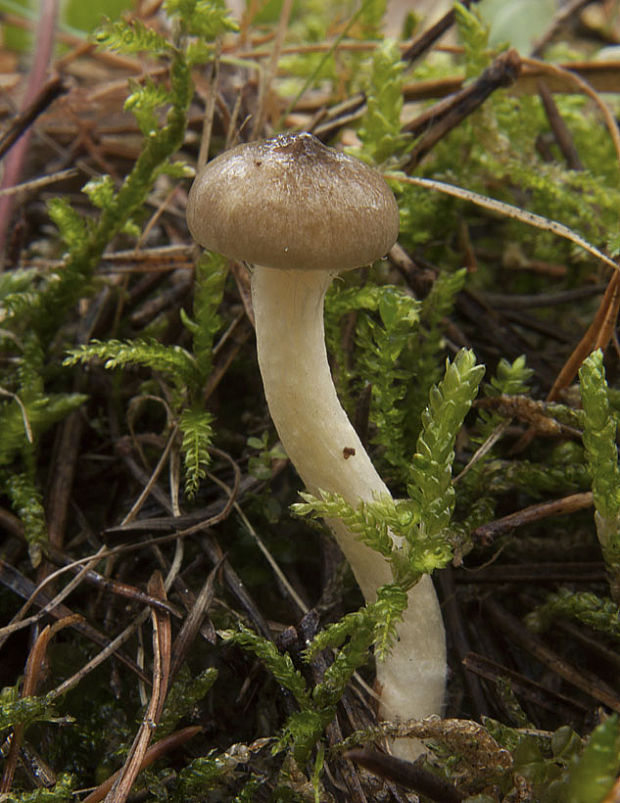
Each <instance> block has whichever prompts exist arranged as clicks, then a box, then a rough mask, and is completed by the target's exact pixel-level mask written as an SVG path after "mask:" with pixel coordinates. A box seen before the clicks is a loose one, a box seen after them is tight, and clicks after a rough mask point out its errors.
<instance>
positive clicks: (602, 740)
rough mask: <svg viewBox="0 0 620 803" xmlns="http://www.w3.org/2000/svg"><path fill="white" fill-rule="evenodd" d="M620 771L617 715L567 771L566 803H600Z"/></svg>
mask: <svg viewBox="0 0 620 803" xmlns="http://www.w3.org/2000/svg"><path fill="white" fill-rule="evenodd" d="M619 770H620V732H619V730H618V716H617V714H614V715H613V716H610V717H609V718H608V719H606V720H605V722H603V723H601V724H600V725H599V726H598V727H597V728H595V730H594V731H593V732H592V734H591V736H590V738H589V739H588V743H587V744H586V746H585V748H584V751H583V753H582V754H581V755H580V756H579V757H578V758H576V759H575V760H574V761H573V762H572V764H571V766H570V767H569V770H568V779H567V782H566V784H565V788H566V793H565V794H566V796H565V797H564V798H563V800H564V801H566V803H601V801H602V800H603V798H604V797H605V795H606V794H607V793H608V792H609V791H610V790H611V788H612V786H613V784H614V782H615V780H616V776H617V774H618V771H619Z"/></svg>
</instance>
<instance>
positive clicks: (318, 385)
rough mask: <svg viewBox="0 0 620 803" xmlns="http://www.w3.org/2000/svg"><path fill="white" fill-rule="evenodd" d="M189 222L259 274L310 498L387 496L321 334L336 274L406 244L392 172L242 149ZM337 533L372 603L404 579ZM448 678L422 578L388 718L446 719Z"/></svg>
mask: <svg viewBox="0 0 620 803" xmlns="http://www.w3.org/2000/svg"><path fill="white" fill-rule="evenodd" d="M187 222H188V226H189V229H190V231H191V233H192V236H193V237H194V239H195V240H196V241H197V242H198V243H200V244H201V245H203V246H204V247H205V248H208V249H209V250H212V251H217V252H219V253H221V254H223V255H224V256H227V257H229V258H231V259H237V260H243V261H245V262H248V263H252V264H253V265H254V268H253V271H252V279H251V281H252V303H253V307H254V316H255V321H256V340H257V349H258V362H259V366H260V371H261V374H262V378H263V384H264V388H265V395H266V398H267V403H268V406H269V411H270V413H271V417H272V419H273V422H274V424H275V427H276V430H277V431H278V434H279V436H280V439H281V441H282V445H283V446H284V449H285V451H286V453H287V455H288V456H289V458H290V459H291V461H292V463H293V465H294V466H295V468H296V469H297V472H298V473H299V475H300V477H301V479H302V480H303V482H304V484H305V485H306V487H307V488H308V490H309V491H310V492H312V493H313V494H315V495H319V494H320V492H321V491H322V490H324V491H330V492H334V493H337V494H340V495H341V496H342V497H343V498H344V499H345V500H346V501H347V502H348V503H349V504H351V505H353V506H356V505H358V504H359V503H360V501H362V500H365V501H372V500H373V499H376V498H379V497H381V496H385V495H388V494H389V491H388V489H387V487H386V485H385V484H384V483H383V481H382V480H381V478H380V477H379V475H378V474H377V472H376V470H375V468H374V467H373V465H372V463H371V461H370V458H369V457H368V454H367V453H366V450H365V449H364V447H363V445H362V443H361V441H360V439H359V437H358V436H357V433H356V432H355V430H354V429H353V426H352V425H351V423H350V421H349V419H348V418H347V415H346V413H345V411H344V410H343V408H342V406H341V405H340V402H339V400H338V396H337V394H336V389H335V387H334V384H333V380H332V376H331V372H330V369H329V364H328V361H327V353H326V350H325V338H324V330H323V302H324V297H325V293H326V291H327V288H328V287H329V285H330V283H331V281H332V279H333V278H334V276H335V275H337V274H338V273H339V272H340V271H344V270H350V269H352V268H356V267H360V266H362V265H367V264H369V263H371V262H373V261H375V260H376V259H379V258H380V257H382V256H384V255H385V253H386V252H387V251H388V250H389V248H391V246H392V245H393V244H394V242H395V241H396V238H397V236H398V207H397V205H396V201H395V199H394V196H393V194H392V192H391V191H390V189H389V187H388V186H387V184H386V182H385V181H384V179H383V177H382V176H381V175H380V174H379V173H378V172H377V171H375V170H373V169H372V168H370V167H368V166H367V165H365V164H363V163H362V162H360V161H359V160H357V159H354V158H353V157H351V156H348V155H345V154H343V153H340V152H338V151H336V150H334V149H332V148H328V147H326V146H324V145H323V144H322V143H321V142H320V141H319V140H318V139H316V138H315V137H313V136H312V135H310V134H284V135H281V136H277V137H275V138H273V139H268V140H264V141H261V142H251V143H248V144H243V145H239V146H237V147H235V148H232V149H230V150H228V151H225V152H224V153H222V154H220V155H219V156H218V157H216V158H215V159H213V160H212V161H210V162H209V163H208V164H207V165H205V167H204V168H203V169H202V170H201V171H200V172H199V174H198V175H197V177H196V180H195V181H194V184H193V186H192V188H191V190H190V193H189V199H188V204H187ZM327 524H328V526H329V527H330V529H331V530H332V532H333V533H334V535H335V537H336V539H337V541H338V543H339V545H340V547H341V549H342V551H343V553H344V555H345V557H346V558H347V560H348V562H349V564H350V565H351V568H352V570H353V574H354V575H355V578H356V580H357V582H358V584H359V586H360V588H361V591H362V593H363V595H364V598H365V599H366V600H367V601H373V600H374V599H375V595H376V590H377V588H379V587H380V586H382V585H384V584H386V583H390V582H392V581H393V578H392V574H391V570H390V567H389V565H388V563H387V562H386V560H385V559H384V557H383V556H381V555H380V554H378V553H377V552H375V551H374V550H372V549H371V548H370V547H368V546H366V545H365V544H363V543H361V542H360V541H359V540H358V539H357V538H356V537H355V536H354V535H353V534H352V533H351V532H350V531H349V530H348V529H347V528H346V527H345V526H344V524H343V523H342V522H341V521H339V520H330V521H328V522H327ZM393 537H394V539H395V541H397V540H398V539H397V537H395V536H393ZM445 672H446V654H445V637H444V628H443V622H442V618H441V613H440V610H439V605H438V602H437V597H436V595H435V591H434V589H433V585H432V582H431V579H430V577H428V576H424V577H423V578H422V579H421V580H420V581H419V582H418V583H417V584H416V585H415V586H413V587H412V588H411V589H410V591H409V592H408V607H407V610H406V611H405V613H404V617H403V621H402V623H400V624H399V627H398V639H397V642H396V644H395V645H394V647H393V648H392V651H391V653H390V655H389V656H388V658H387V659H386V660H385V661H383V662H380V663H379V664H378V666H377V681H378V686H379V690H380V704H379V715H380V716H381V717H382V718H385V719H392V720H394V719H398V720H406V719H419V718H422V717H424V716H427V715H429V714H439V713H440V712H441V707H442V702H443V695H444V687H445ZM393 747H394V751H395V752H396V753H397V754H398V755H400V756H401V757H402V758H413V757H415V756H416V755H417V754H419V752H420V746H419V744H416V743H415V742H412V741H411V740H408V739H400V740H397V741H396V743H395V745H394V746H393Z"/></svg>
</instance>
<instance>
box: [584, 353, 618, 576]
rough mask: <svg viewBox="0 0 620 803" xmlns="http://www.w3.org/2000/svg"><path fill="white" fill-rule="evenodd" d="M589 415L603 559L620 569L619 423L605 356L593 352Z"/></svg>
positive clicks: (587, 438) (587, 442)
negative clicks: (610, 398)
mask: <svg viewBox="0 0 620 803" xmlns="http://www.w3.org/2000/svg"><path fill="white" fill-rule="evenodd" d="M579 380H580V388H581V401H582V405H583V410H584V413H585V422H584V431H583V444H584V446H585V450H586V459H587V462H588V467H589V469H590V474H591V476H592V493H593V495H594V506H595V508H596V515H595V520H596V528H597V534H598V537H599V541H600V543H601V549H602V551H603V557H604V558H605V561H606V563H608V565H610V566H612V567H620V469H619V467H618V449H617V446H616V429H617V425H616V419H615V417H614V416H613V414H612V412H611V406H610V403H609V396H608V392H607V381H606V379H605V368H604V367H603V354H602V352H601V351H600V349H599V350H598V351H595V352H593V353H592V354H590V356H589V357H588V358H587V359H586V360H585V361H584V363H583V365H582V366H581V369H580V370H579Z"/></svg>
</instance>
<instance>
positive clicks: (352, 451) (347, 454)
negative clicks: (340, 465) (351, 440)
mask: <svg viewBox="0 0 620 803" xmlns="http://www.w3.org/2000/svg"><path fill="white" fill-rule="evenodd" d="M354 454H355V449H353V448H352V447H351V446H345V447H344V449H343V450H342V456H343V457H344V459H345V460H348V459H349V458H350V457H353V455H354Z"/></svg>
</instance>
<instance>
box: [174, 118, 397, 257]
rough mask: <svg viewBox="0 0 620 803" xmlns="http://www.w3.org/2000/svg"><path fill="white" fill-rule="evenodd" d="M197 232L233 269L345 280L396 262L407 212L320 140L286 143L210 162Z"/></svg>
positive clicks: (190, 219) (199, 197)
mask: <svg viewBox="0 0 620 803" xmlns="http://www.w3.org/2000/svg"><path fill="white" fill-rule="evenodd" d="M187 224H188V226H189V230H190V232H191V233H192V236H193V237H194V239H195V240H196V241H197V242H199V243H200V244H201V245H202V246H204V247H205V248H208V249H209V250H211V251H217V252H219V253H221V254H223V255H224V256H227V257H229V258H231V259H239V260H244V261H246V262H252V263H255V264H257V265H265V266H268V267H272V268H283V269H288V268H301V269H304V270H328V271H341V270H348V269H350V268H357V267H359V266H361V265H367V264H369V263H371V262H374V260H376V259H379V258H380V257H382V256H384V255H385V254H386V253H387V251H388V250H389V249H390V248H391V247H392V245H393V244H394V242H395V241H396V238H397V236H398V207H397V205H396V201H395V199H394V196H393V194H392V192H391V190H390V188H389V187H388V185H387V184H386V183H385V181H384V179H383V177H382V176H381V175H380V174H379V173H378V172H377V171H376V170H373V169H372V168H371V167H368V166H367V165H365V164H364V163H363V162H360V161H359V160H358V159H354V158H353V157H351V156H347V155H346V154H343V153H340V152H338V151H335V150H334V149H333V148H328V147H326V146H325V145H323V144H322V143H321V142H320V141H319V140H318V139H316V137H313V136H312V135H311V134H283V135H281V136H278V137H274V138H273V139H268V140H263V141H262V142H250V143H248V144H244V145H238V146H237V147H236V148H232V149H231V150H228V151H225V152H224V153H222V154H220V155H219V156H217V157H216V158H215V159H213V160H212V161H210V162H208V163H207V164H206V165H205V167H204V168H203V169H202V170H201V171H200V172H199V173H198V175H197V177H196V180H195V181H194V184H193V185H192V188H191V190H190V193H189V199H188V203H187Z"/></svg>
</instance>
